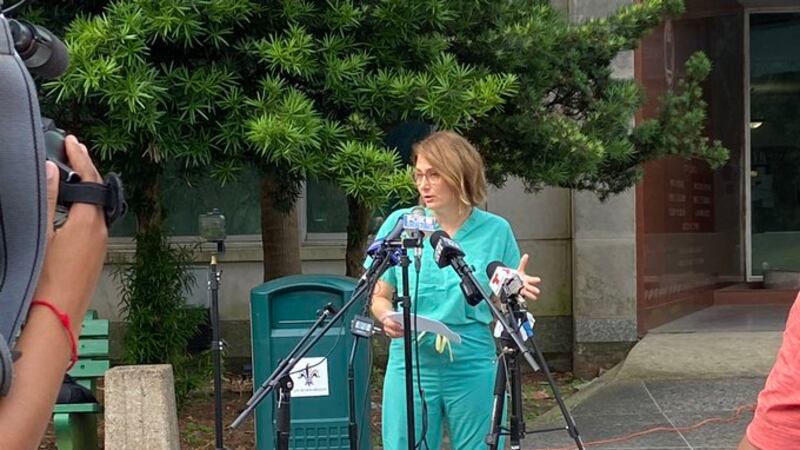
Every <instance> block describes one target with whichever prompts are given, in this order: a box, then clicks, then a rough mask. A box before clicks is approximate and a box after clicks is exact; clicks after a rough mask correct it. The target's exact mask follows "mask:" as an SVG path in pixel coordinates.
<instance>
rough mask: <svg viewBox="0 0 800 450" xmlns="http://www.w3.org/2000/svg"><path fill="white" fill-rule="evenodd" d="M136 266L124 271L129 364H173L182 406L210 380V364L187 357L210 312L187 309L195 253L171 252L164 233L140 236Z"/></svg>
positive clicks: (204, 357)
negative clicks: (187, 398) (191, 340)
mask: <svg viewBox="0 0 800 450" xmlns="http://www.w3.org/2000/svg"><path fill="white" fill-rule="evenodd" d="M136 241H137V252H136V256H135V259H134V261H133V263H132V264H131V265H127V266H119V268H118V269H117V271H116V273H115V274H116V277H117V279H118V280H119V281H120V283H121V289H120V294H121V297H120V311H121V312H122V315H123V318H124V319H125V322H126V323H127V328H126V332H125V340H124V348H125V362H126V363H128V364H158V363H169V364H172V366H173V370H174V374H175V394H176V396H177V398H178V400H179V402H182V401H183V400H185V399H186V397H187V395H188V394H189V393H190V392H191V391H193V390H195V389H196V388H198V387H200V386H203V385H205V384H206V383H207V381H208V380H209V379H210V377H209V376H210V375H209V374H210V372H209V370H210V367H211V366H210V363H209V358H208V356H207V355H205V354H200V355H192V354H189V353H188V352H187V344H188V342H189V340H190V339H191V338H192V337H193V336H194V335H195V333H197V331H198V327H199V326H200V324H201V322H202V320H203V317H204V316H203V315H204V314H205V311H204V310H202V309H199V308H192V307H188V306H187V305H186V301H185V298H184V292H188V291H191V290H192V289H193V288H194V286H195V280H194V277H193V276H192V274H191V272H188V271H187V269H188V268H189V265H190V264H191V261H192V260H191V252H190V249H187V248H181V247H177V246H171V245H169V243H168V242H167V240H166V238H165V237H164V236H163V235H161V234H160V233H152V232H151V233H147V234H139V235H138V236H137V237H136Z"/></svg>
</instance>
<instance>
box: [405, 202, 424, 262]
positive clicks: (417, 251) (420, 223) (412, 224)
mask: <svg viewBox="0 0 800 450" xmlns="http://www.w3.org/2000/svg"><path fill="white" fill-rule="evenodd" d="M425 219H426V217H425V208H423V207H422V206H415V207H413V208H411V213H410V214H405V215H404V216H403V224H404V225H403V228H404V229H405V231H406V236H405V239H403V245H405V246H406V247H414V268H415V269H416V270H417V273H419V270H420V265H421V264H422V242H423V239H424V238H425V233H423V230H424V229H425V228H426V227H425Z"/></svg>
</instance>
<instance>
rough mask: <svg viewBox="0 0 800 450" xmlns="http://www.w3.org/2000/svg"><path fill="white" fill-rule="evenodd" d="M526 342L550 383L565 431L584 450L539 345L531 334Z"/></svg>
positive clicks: (580, 449) (572, 419)
mask: <svg viewBox="0 0 800 450" xmlns="http://www.w3.org/2000/svg"><path fill="white" fill-rule="evenodd" d="M528 342H530V343H531V345H532V346H533V350H534V351H535V352H536V359H538V360H539V364H540V365H541V366H542V371H543V372H544V375H545V377H547V382H548V383H549V384H550V388H551V389H553V396H554V397H555V398H556V403H558V408H559V409H560V410H561V415H562V416H564V421H565V422H566V423H567V432H568V433H569V435H570V437H572V439H573V440H574V441H575V445H576V446H577V447H578V449H579V450H584V448H585V447H584V446H583V441H582V440H581V436H580V433H578V427H576V426H575V419H574V418H573V417H572V414H570V412H569V410H568V409H567V405H565V404H564V400H563V399H562V398H561V393H560V392H559V390H558V387H557V386H556V382H555V380H553V375H552V374H551V373H550V368H549V367H547V361H545V359H544V356H543V355H542V352H541V351H540V350H539V346H538V345H536V339H534V337H533V336H531V337H530V339H528Z"/></svg>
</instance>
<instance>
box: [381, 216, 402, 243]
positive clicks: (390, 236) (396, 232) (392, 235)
mask: <svg viewBox="0 0 800 450" xmlns="http://www.w3.org/2000/svg"><path fill="white" fill-rule="evenodd" d="M404 219H405V215H403V216H401V217H398V218H397V223H395V224H394V228H392V229H391V231H389V233H387V234H386V236H384V238H383V241H384V242H389V241H396V240H398V239H400V235H401V234H403V229H404V228H403V226H404V225H405V223H404Z"/></svg>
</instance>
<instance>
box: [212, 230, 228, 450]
mask: <svg viewBox="0 0 800 450" xmlns="http://www.w3.org/2000/svg"><path fill="white" fill-rule="evenodd" d="M224 251H225V244H224V243H223V242H222V241H217V253H219V254H222V253H223V252H224ZM221 275H222V272H221V271H220V270H218V269H217V255H212V256H211V264H210V265H209V272H208V290H209V291H210V292H211V334H212V337H211V351H212V354H211V356H212V364H213V366H214V437H215V440H214V442H215V447H214V448H215V449H216V450H225V447H224V445H223V435H222V352H223V351H224V345H225V344H224V342H223V341H222V339H220V329H219V282H220V276H221Z"/></svg>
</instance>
